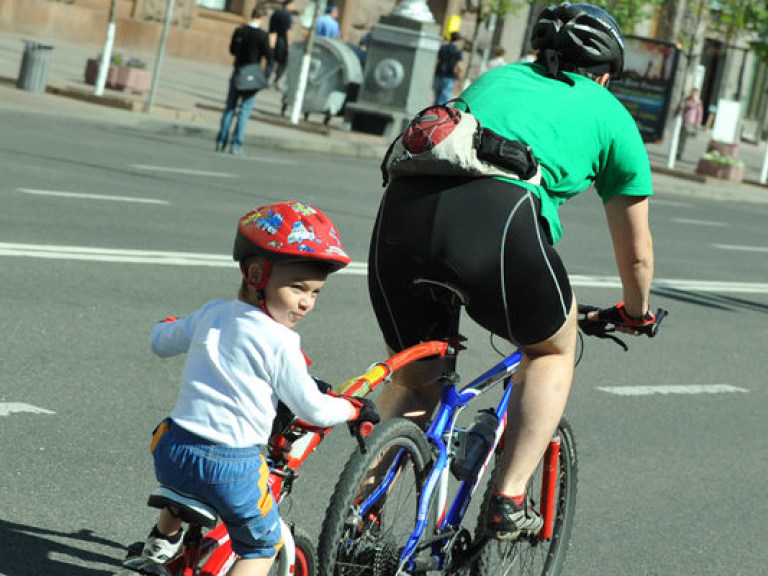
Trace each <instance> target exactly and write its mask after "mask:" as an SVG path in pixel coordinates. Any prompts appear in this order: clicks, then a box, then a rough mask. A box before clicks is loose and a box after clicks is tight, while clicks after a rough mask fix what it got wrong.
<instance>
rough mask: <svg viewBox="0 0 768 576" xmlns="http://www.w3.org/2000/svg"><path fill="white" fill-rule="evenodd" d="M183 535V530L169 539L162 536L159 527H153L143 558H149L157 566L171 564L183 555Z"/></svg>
mask: <svg viewBox="0 0 768 576" xmlns="http://www.w3.org/2000/svg"><path fill="white" fill-rule="evenodd" d="M182 535H183V530H179V531H178V532H177V533H176V534H174V535H173V536H172V537H171V538H168V537H167V536H163V535H162V534H160V532H159V531H158V530H157V526H155V527H153V528H152V532H150V533H149V537H148V538H147V541H146V542H145V543H144V549H143V550H142V551H141V555H142V557H144V558H148V559H149V560H152V562H155V563H157V564H165V563H167V562H170V561H171V560H173V559H174V558H176V557H177V556H179V555H180V554H181V550H182V548H183V546H184V539H183V538H182Z"/></svg>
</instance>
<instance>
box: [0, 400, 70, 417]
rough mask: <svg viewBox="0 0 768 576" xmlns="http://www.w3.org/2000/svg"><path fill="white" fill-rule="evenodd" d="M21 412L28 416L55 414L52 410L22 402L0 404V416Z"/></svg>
mask: <svg viewBox="0 0 768 576" xmlns="http://www.w3.org/2000/svg"><path fill="white" fill-rule="evenodd" d="M22 412H28V413H30V414H56V412H54V411H53V410H46V409H45V408H39V407H37V406H32V404H24V403H23V402H0V416H10V415H11V414H18V413H22Z"/></svg>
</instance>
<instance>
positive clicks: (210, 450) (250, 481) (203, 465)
mask: <svg viewBox="0 0 768 576" xmlns="http://www.w3.org/2000/svg"><path fill="white" fill-rule="evenodd" d="M168 422H169V421H165V422H163V424H161V425H160V426H158V428H157V430H156V431H155V434H154V437H153V441H152V455H153V457H154V460H155V476H156V477H157V481H158V482H160V483H161V484H165V485H167V486H169V487H171V488H173V489H175V490H177V491H179V492H181V493H183V494H186V495H188V496H192V497H194V498H197V499H199V500H203V501H204V502H206V503H207V504H209V505H210V506H211V507H213V508H214V509H215V510H216V511H217V512H218V513H219V516H220V517H221V519H222V521H223V522H224V524H225V525H226V527H227V531H228V532H229V537H230V540H231V542H232V549H233V550H234V551H235V553H236V554H237V555H238V556H240V557H241V558H270V557H272V556H274V555H275V554H276V553H277V551H278V550H279V549H280V547H281V546H282V538H281V534H280V517H279V515H278V512H277V506H276V505H275V499H274V497H273V496H272V491H271V490H270V488H269V486H268V484H267V479H268V477H269V469H268V467H267V463H266V462H265V460H264V457H263V456H262V455H261V454H260V453H259V448H258V446H253V447H248V448H231V447H227V446H221V445H218V444H213V443H211V442H210V441H209V440H205V439H203V438H200V437H199V436H196V435H194V434H191V433H189V432H187V431H186V430H184V429H183V428H181V427H179V426H178V425H176V424H173V423H170V426H167V424H168Z"/></svg>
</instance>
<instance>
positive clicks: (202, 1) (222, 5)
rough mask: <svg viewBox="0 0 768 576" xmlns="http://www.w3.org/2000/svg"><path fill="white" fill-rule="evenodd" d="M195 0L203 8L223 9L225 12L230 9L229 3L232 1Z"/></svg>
mask: <svg viewBox="0 0 768 576" xmlns="http://www.w3.org/2000/svg"><path fill="white" fill-rule="evenodd" d="M195 2H196V3H197V5H198V6H200V7H201V8H208V9H209V10H221V11H222V12H225V11H227V10H229V5H230V4H231V3H232V0H195Z"/></svg>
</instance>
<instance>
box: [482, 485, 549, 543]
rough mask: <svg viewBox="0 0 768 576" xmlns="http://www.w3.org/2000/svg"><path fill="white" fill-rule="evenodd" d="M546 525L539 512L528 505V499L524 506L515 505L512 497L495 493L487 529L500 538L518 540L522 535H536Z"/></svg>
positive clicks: (492, 498)
mask: <svg viewBox="0 0 768 576" xmlns="http://www.w3.org/2000/svg"><path fill="white" fill-rule="evenodd" d="M542 526H544V520H542V518H541V516H540V515H539V513H538V512H536V511H535V510H534V509H533V508H531V507H530V506H528V501H527V499H526V500H525V501H524V502H523V505H522V506H517V505H515V502H514V501H513V500H512V498H505V497H504V496H502V495H500V494H493V495H492V496H491V502H490V507H489V513H488V520H487V521H486V529H487V530H488V532H490V533H491V536H493V537H494V538H497V539H498V540H517V539H518V538H520V537H521V536H535V535H536V534H538V533H539V530H541V527H542Z"/></svg>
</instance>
